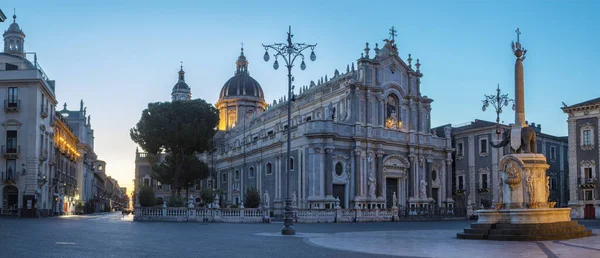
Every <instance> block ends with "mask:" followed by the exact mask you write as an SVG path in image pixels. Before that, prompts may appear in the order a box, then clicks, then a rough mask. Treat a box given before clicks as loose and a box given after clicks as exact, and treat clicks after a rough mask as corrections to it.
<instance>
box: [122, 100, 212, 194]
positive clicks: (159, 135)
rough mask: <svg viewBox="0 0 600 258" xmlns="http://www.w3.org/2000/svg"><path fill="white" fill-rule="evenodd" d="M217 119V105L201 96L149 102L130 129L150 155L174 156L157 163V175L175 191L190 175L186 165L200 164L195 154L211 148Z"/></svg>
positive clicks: (196, 165)
mask: <svg viewBox="0 0 600 258" xmlns="http://www.w3.org/2000/svg"><path fill="white" fill-rule="evenodd" d="M218 122H219V114H218V111H217V109H216V108H215V107H214V106H213V105H211V104H208V103H207V102H206V101H204V100H202V99H194V100H189V101H173V102H155V103H149V104H148V108H146V109H145V110H144V111H143V112H142V117H141V118H140V121H139V122H138V123H137V124H136V126H135V127H134V128H132V129H131V130H130V137H131V139H132V140H133V141H134V142H135V143H137V144H138V145H140V147H142V149H144V150H145V151H147V152H148V153H149V154H151V155H159V154H161V153H168V156H169V155H170V156H171V157H170V158H169V159H170V161H169V162H166V163H165V162H163V163H162V164H160V165H158V166H155V167H156V168H158V171H157V172H156V173H157V174H156V176H157V179H158V180H159V181H161V182H163V183H165V184H171V185H172V186H173V191H175V190H176V189H181V187H182V186H184V185H186V183H187V181H188V178H189V177H190V176H188V175H185V177H184V174H183V173H184V171H186V169H185V167H186V166H191V167H198V166H199V165H198V163H197V162H200V161H199V160H197V158H196V157H195V156H194V154H195V153H201V152H204V151H208V150H210V149H211V148H212V138H213V136H214V135H215V133H216V130H215V129H216V126H217V124H218ZM192 156H193V158H191V157H192ZM190 162H191V163H190ZM186 163H190V164H187V165H186ZM200 163H201V162H200ZM200 166H201V165H200ZM190 171H193V169H192V170H190ZM191 177H193V176H191ZM159 178H160V179H159ZM161 179H162V180H161Z"/></svg>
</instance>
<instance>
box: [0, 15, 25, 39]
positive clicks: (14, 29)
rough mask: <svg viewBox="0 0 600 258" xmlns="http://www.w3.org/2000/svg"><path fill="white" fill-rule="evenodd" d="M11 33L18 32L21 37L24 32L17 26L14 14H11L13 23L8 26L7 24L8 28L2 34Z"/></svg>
mask: <svg viewBox="0 0 600 258" xmlns="http://www.w3.org/2000/svg"><path fill="white" fill-rule="evenodd" d="M11 33H16V34H20V35H22V36H23V37H24V36H25V33H23V31H22V30H21V28H20V27H19V24H18V23H17V16H16V15H13V23H11V24H10V26H8V30H6V31H5V32H4V34H3V35H4V36H6V34H11Z"/></svg>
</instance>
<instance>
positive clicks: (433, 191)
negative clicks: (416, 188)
mask: <svg viewBox="0 0 600 258" xmlns="http://www.w3.org/2000/svg"><path fill="white" fill-rule="evenodd" d="M439 191H440V189H439V188H431V197H432V198H433V200H434V201H435V204H437V205H438V206H439V205H440V203H439V200H438V199H439V198H438V194H439Z"/></svg>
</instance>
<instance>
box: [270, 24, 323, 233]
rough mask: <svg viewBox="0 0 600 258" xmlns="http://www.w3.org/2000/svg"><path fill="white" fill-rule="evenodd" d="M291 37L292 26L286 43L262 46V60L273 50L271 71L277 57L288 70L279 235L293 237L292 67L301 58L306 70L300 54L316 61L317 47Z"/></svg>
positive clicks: (301, 65) (275, 67)
mask: <svg viewBox="0 0 600 258" xmlns="http://www.w3.org/2000/svg"><path fill="white" fill-rule="evenodd" d="M292 37H294V35H292V26H289V30H288V33H287V43H274V44H272V45H265V44H263V47H264V48H265V55H264V60H265V62H268V61H269V57H270V55H269V49H271V50H273V51H274V52H275V54H274V55H273V56H274V57H275V62H274V63H273V69H275V70H277V69H278V68H279V62H278V61H277V59H278V58H279V57H281V58H282V59H283V60H284V61H285V65H286V67H287V69H288V103H287V104H288V106H287V107H288V119H287V161H286V164H287V165H286V168H287V180H286V181H287V182H286V189H287V197H286V199H285V218H284V220H283V229H281V234H283V235H294V234H296V229H295V228H294V221H293V211H292V199H291V190H290V152H291V139H292V138H291V134H290V130H291V127H292V125H291V124H292V118H291V117H292V105H291V104H292V103H291V102H292V100H293V96H292V81H293V80H294V78H293V77H292V67H293V66H294V61H296V58H298V57H301V58H302V63H301V64H300V69H302V70H304V69H306V63H304V54H302V51H304V50H306V49H309V48H310V50H311V52H310V60H311V61H315V60H316V59H317V56H316V55H315V52H314V49H315V47H316V46H317V44H314V45H309V44H305V43H292Z"/></svg>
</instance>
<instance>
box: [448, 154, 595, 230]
mask: <svg viewBox="0 0 600 258" xmlns="http://www.w3.org/2000/svg"><path fill="white" fill-rule="evenodd" d="M549 167H550V166H549V165H548V164H547V163H546V157H544V155H542V154H537V153H525V154H508V155H505V156H504V157H502V159H501V160H500V166H499V168H500V169H501V171H500V173H501V181H500V184H501V185H500V187H499V191H498V194H499V195H500V196H502V198H500V200H501V203H497V204H496V207H495V209H492V210H478V211H476V212H475V213H476V214H477V216H478V220H477V223H475V224H473V225H471V228H470V229H465V230H464V233H458V234H457V237H458V238H462V239H491V240H559V239H568V238H578V237H584V236H590V235H591V233H592V232H591V231H589V230H586V229H585V228H584V227H583V226H581V225H578V224H577V222H576V221H571V216H570V214H571V208H554V205H555V204H556V203H555V202H548V196H549V195H550V185H549V177H548V176H546V170H547V169H548V168H549Z"/></svg>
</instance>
